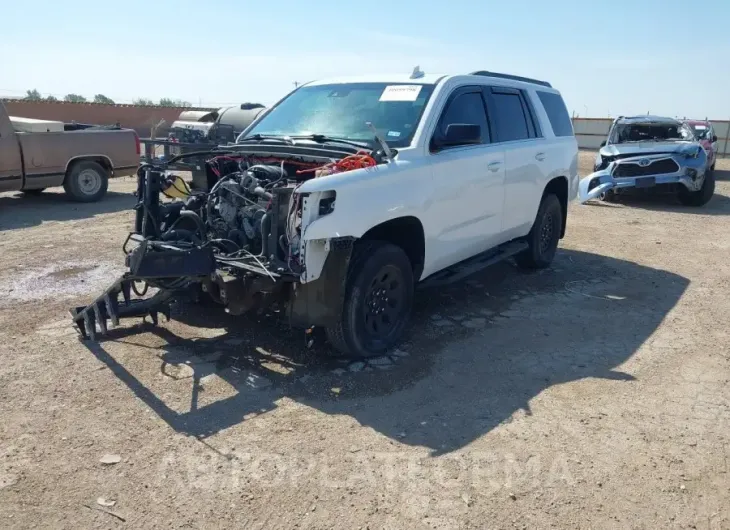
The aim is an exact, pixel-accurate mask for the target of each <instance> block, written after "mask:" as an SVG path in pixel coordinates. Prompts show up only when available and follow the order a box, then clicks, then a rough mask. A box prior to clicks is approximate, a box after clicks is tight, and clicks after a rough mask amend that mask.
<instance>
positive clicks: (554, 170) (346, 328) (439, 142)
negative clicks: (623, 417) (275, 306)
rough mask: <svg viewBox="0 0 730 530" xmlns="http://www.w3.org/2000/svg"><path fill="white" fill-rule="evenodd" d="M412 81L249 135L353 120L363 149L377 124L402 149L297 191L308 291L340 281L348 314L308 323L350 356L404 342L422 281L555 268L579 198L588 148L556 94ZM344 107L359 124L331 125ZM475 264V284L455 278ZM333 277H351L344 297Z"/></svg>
mask: <svg viewBox="0 0 730 530" xmlns="http://www.w3.org/2000/svg"><path fill="white" fill-rule="evenodd" d="M412 77H416V78H415V79H413V78H412ZM412 77H411V78H409V77H406V76H402V77H395V76H394V77H368V78H361V79H336V80H329V81H317V82H313V83H310V84H307V85H305V86H303V87H301V88H299V89H298V90H297V91H295V92H294V93H292V94H291V95H289V96H288V97H287V98H284V100H282V101H281V102H279V103H278V104H277V105H276V106H274V107H273V109H271V110H270V111H268V112H267V113H266V114H265V115H264V116H263V117H262V118H261V119H260V120H259V121H258V122H257V123H254V124H253V125H252V126H251V127H250V128H249V130H247V131H244V133H243V134H242V138H245V137H251V136H252V135H255V134H257V133H259V134H265V133H269V134H272V133H273V134H286V133H292V134H296V133H300V132H301V131H300V130H298V129H299V127H298V123H297V118H298V116H292V114H297V113H299V114H302V115H306V118H305V119H307V120H309V121H310V122H313V123H316V125H310V126H308V128H311V129H317V130H321V129H322V128H324V129H325V130H327V131H329V130H330V129H331V128H333V127H331V125H330V124H329V123H327V122H328V120H331V121H334V120H335V119H338V120H341V119H346V120H350V119H351V122H352V129H353V132H355V133H354V134H353V132H350V134H348V135H347V137H348V138H349V139H358V136H357V134H356V131H360V132H361V133H362V138H367V137H369V138H372V134H371V133H370V132H369V131H368V128H367V127H366V126H365V121H366V119H367V120H369V121H370V122H372V124H373V125H374V126H375V127H376V129H377V131H378V133H379V136H380V137H381V138H382V139H384V140H385V142H386V143H387V145H388V147H390V148H392V149H395V150H396V151H397V154H395V156H394V157H393V158H392V160H389V161H387V162H386V163H383V164H378V165H377V166H375V167H372V168H367V169H359V170H356V171H349V172H344V173H337V174H332V175H329V176H325V177H321V178H314V179H312V180H309V181H307V182H305V183H304V184H303V185H302V186H301V187H300V188H298V189H297V193H299V194H302V195H304V196H305V197H306V204H305V205H304V212H303V216H302V231H301V233H302V247H301V254H302V256H303V257H304V264H305V269H304V273H303V274H302V276H301V285H300V286H298V288H299V289H302V288H305V289H306V288H307V285H308V284H309V283H321V284H323V285H321V286H320V287H318V288H316V290H317V291H319V292H322V293H324V292H326V291H327V287H326V286H327V285H328V284H331V282H332V281H334V282H335V285H334V286H332V287H331V289H333V290H334V291H335V292H337V295H336V299H337V301H339V302H340V303H339V304H335V297H330V298H329V302H327V304H325V305H326V307H322V308H320V309H319V310H317V311H312V309H311V306H310V307H309V308H307V309H306V310H303V312H305V313H307V315H306V317H305V319H303V320H302V322H304V321H305V320H306V319H307V318H308V319H309V321H308V323H309V324H320V325H322V324H323V325H325V327H326V329H327V331H328V337H329V339H330V341H331V342H333V344H334V345H335V346H336V347H337V348H338V349H340V350H341V351H344V352H347V353H350V354H356V355H361V356H366V355H374V354H381V353H383V352H385V351H387V350H388V349H389V348H392V347H393V346H394V345H395V344H396V343H397V341H398V340H399V338H400V336H401V334H402V332H403V329H404V328H405V326H406V323H407V318H408V315H409V312H410V309H411V302H412V298H413V291H414V286H415V284H416V283H417V282H418V281H420V280H425V279H427V278H429V277H431V278H434V279H436V278H438V279H440V280H441V281H446V280H448V279H457V278H460V277H462V276H463V275H464V274H465V273H466V272H472V271H473V270H474V268H475V267H479V266H480V265H484V264H488V263H490V262H492V261H495V260H496V259H500V258H505V257H508V256H510V255H515V258H516V261H517V263H518V264H520V265H522V266H525V267H533V268H541V267H546V266H547V265H549V264H550V262H551V261H552V259H553V256H554V255H555V251H556V248H557V246H558V240H559V239H560V238H562V237H563V235H564V234H565V225H566V213H567V204H568V202H569V201H570V200H573V199H574V198H575V197H576V195H577V190H578V174H577V167H578V145H577V142H576V139H575V136H574V134H573V127H572V122H571V120H570V117H569V115H568V111H567V109H566V106H565V103H564V102H563V99H562V97H561V95H560V93H559V92H558V91H557V90H555V89H554V88H552V87H551V86H550V84H548V83H545V82H541V81H536V80H533V79H526V78H522V77H517V76H511V75H505V74H496V73H491V72H474V73H473V74H470V75H455V76H431V75H421V76H419V75H418V74H416V75H415V76H412ZM370 92H372V93H376V94H379V95H380V97H375V98H368V93H370ZM332 97H337V98H344V99H348V100H350V104H349V105H348V108H350V109H351V115H350V116H342V115H341V114H335V113H334V112H333V113H329V114H328V110H329V109H328V108H327V105H329V104H330V102H329V101H328V99H329V98H332ZM290 103H291V104H290ZM388 103H390V104H388ZM368 104H370V105H372V106H374V107H376V108H372V109H371V108H368ZM357 105H359V108H358V107H357ZM291 109H294V110H293V111H292V110H291ZM373 114H378V115H379V116H378V117H372V116H373ZM360 116H362V119H359V117H360ZM284 123H290V124H296V125H294V126H293V127H292V126H290V127H291V129H289V130H287V126H286V125H283V124H284ZM348 123H349V122H348ZM336 128H337V130H338V131H340V130H341V128H340V127H336ZM338 136H340V137H342V133H340V134H339V135H338ZM335 196H336V206H334V207H333V208H332V209H331V211H328V213H326V215H321V209H320V208H319V206H317V205H319V204H320V202H321V201H322V200H326V199H327V198H328V197H335ZM333 204H334V203H333ZM310 205H311V206H310ZM348 238H350V239H352V240H354V245H353V250H352V255H351V257H350V253H349V251H345V252H343V255H342V257H340V258H338V260H335V259H334V256H333V255H332V250H333V246H332V242H333V241H343V239H348ZM470 258H472V259H471V260H470V262H467V263H466V264H465V266H462V267H459V268H458V270H459V271H462V272H457V273H456V274H450V272H451V271H448V270H446V271H445V269H449V268H450V267H452V266H454V265H457V264H459V263H460V262H464V260H469V259H470ZM335 261H336V263H328V262H335ZM348 262H349V263H348ZM328 265H329V267H328ZM333 269H340V270H344V269H347V270H348V272H347V275H346V277H344V278H343V281H342V282H341V287H342V288H341V289H338V287H340V284H339V283H338V282H340V276H339V275H338V274H336V273H335V274H333V272H332V271H333ZM437 273H439V274H437ZM323 274H327V275H330V277H331V278H330V279H329V280H330V281H323V279H322V278H321V277H320V276H321V275H323ZM311 288H314V286H311ZM340 295H341V296H340ZM327 298H328V297H326V296H323V297H321V300H325V299H327ZM310 300H311V298H310ZM295 305H296V302H295ZM314 313H316V314H314ZM295 314H300V315H302V312H296V311H295ZM324 314H326V315H327V316H326V318H322V317H323V315H324ZM302 316H305V315H302Z"/></svg>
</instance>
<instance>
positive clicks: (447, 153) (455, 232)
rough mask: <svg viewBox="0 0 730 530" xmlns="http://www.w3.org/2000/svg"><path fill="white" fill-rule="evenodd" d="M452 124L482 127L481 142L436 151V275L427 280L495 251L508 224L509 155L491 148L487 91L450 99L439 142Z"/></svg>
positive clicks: (432, 247) (432, 218) (431, 212)
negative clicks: (506, 184) (504, 217)
mask: <svg viewBox="0 0 730 530" xmlns="http://www.w3.org/2000/svg"><path fill="white" fill-rule="evenodd" d="M451 124H473V125H479V126H480V128H481V143H479V144H472V145H462V146H454V147H448V148H442V149H438V150H437V151H434V150H433V149H432V152H431V155H430V164H431V168H432V175H433V188H432V189H433V193H432V195H431V204H430V207H429V209H428V214H427V215H428V220H429V222H430V223H431V224H432V226H433V227H434V233H435V239H436V240H435V241H432V242H430V243H429V250H428V251H429V254H431V252H433V254H432V255H430V256H429V258H431V259H428V260H427V262H430V263H431V267H429V268H430V269H432V270H426V271H424V274H425V275H428V274H430V273H432V272H436V271H438V270H440V269H444V268H446V267H449V266H450V265H453V264H455V263H458V262H459V261H462V260H464V259H466V258H469V257H471V256H474V255H476V254H479V253H480V252H483V251H485V250H487V249H489V248H490V247H492V246H494V244H495V241H497V240H498V239H499V234H500V230H501V225H502V204H503V200H504V191H503V186H504V151H503V149H502V148H501V147H500V146H497V145H492V144H491V133H490V130H489V121H488V119H487V113H486V105H485V101H484V95H483V93H482V89H481V87H478V86H474V87H460V88H458V89H456V90H455V91H454V92H453V93H452V94H451V95H450V96H449V98H448V100H447V102H446V105H445V106H444V109H443V111H442V113H441V116H440V118H439V121H438V123H437V125H436V129H435V131H434V132H433V137H434V138H439V137H444V136H445V133H446V129H447V127H448V126H449V125H451Z"/></svg>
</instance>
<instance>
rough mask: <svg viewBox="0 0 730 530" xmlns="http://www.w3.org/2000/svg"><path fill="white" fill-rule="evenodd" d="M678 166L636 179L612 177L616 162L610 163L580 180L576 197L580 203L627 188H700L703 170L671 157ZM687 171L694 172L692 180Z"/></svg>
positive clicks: (629, 161)
mask: <svg viewBox="0 0 730 530" xmlns="http://www.w3.org/2000/svg"><path fill="white" fill-rule="evenodd" d="M639 158H645V157H637V158H636V159H634V158H625V159H622V160H621V161H620V162H619V163H627V162H628V163H632V162H635V161H636V160H637V159H639ZM673 158H674V160H675V162H677V164H678V165H679V171H677V172H674V173H659V174H656V175H642V176H636V177H614V176H613V173H614V171H615V168H616V166H617V164H618V163H617V162H612V163H611V164H610V165H609V166H608V167H607V168H606V169H602V170H600V171H596V172H594V173H591V174H590V175H588V176H587V177H584V178H582V179H581V180H580V182H579V184H578V197H579V200H580V202H581V203H584V202H587V201H590V200H592V199H596V198H598V197H600V196H601V195H602V194H604V193H607V192H610V191H616V190H621V189H627V188H652V187H655V186H659V185H663V184H681V185H682V186H684V187H685V188H687V190H689V191H698V190H700V189H701V188H702V183H703V181H704V179H705V170H704V168H696V167H694V164H688V163H687V162H688V160H686V159H685V160H683V159H682V158H681V157H673ZM690 160H692V159H690ZM687 169H693V170H694V171H696V176H695V177H694V178H693V177H692V176H691V175H689V174H688V173H687Z"/></svg>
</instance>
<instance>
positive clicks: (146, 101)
mask: <svg viewBox="0 0 730 530" xmlns="http://www.w3.org/2000/svg"><path fill="white" fill-rule="evenodd" d="M132 103H134V104H135V105H142V106H144V107H151V106H153V105H154V104H155V102H154V101H152V100H151V99H147V98H137V99H135V100H134V101H133V102H132Z"/></svg>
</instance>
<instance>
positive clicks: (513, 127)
mask: <svg viewBox="0 0 730 530" xmlns="http://www.w3.org/2000/svg"><path fill="white" fill-rule="evenodd" d="M489 99H490V105H489V114H490V116H492V117H493V119H494V125H495V141H497V142H511V141H513V140H527V139H529V138H531V137H533V136H534V129H532V130H531V127H530V126H529V125H528V119H530V120H531V118H528V115H527V109H526V107H525V105H524V103H523V101H522V95H521V94H520V91H519V90H514V89H502V88H493V89H492V90H491V94H490V97H489ZM530 125H531V124H530ZM531 132H532V134H531Z"/></svg>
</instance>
